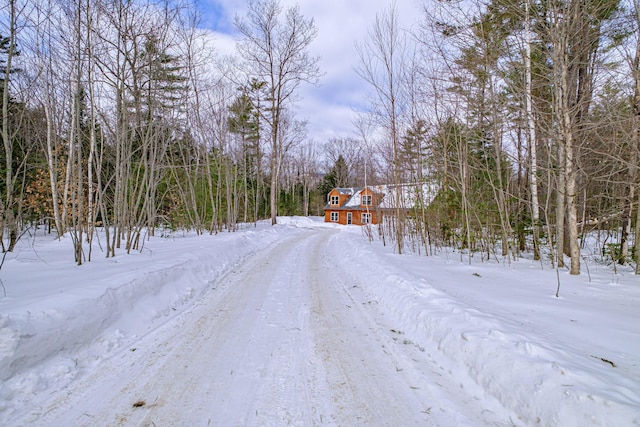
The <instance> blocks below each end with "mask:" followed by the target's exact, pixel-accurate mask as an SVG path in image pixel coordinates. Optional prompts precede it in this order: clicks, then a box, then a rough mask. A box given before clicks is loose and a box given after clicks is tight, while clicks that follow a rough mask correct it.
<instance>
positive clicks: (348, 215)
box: [347, 212, 353, 224]
mask: <svg viewBox="0 0 640 427" xmlns="http://www.w3.org/2000/svg"><path fill="white" fill-rule="evenodd" d="M352 223H353V213H351V212H347V224H352Z"/></svg>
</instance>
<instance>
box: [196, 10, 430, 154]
mask: <svg viewBox="0 0 640 427" xmlns="http://www.w3.org/2000/svg"><path fill="white" fill-rule="evenodd" d="M421 3H422V2H421V0H405V1H403V2H402V4H398V5H397V9H398V13H399V18H400V23H401V25H402V26H403V27H407V28H408V27H410V26H411V25H412V24H413V22H414V21H415V20H416V19H417V18H418V17H419V16H420V5H421ZM207 4H208V5H209V6H210V7H212V10H214V11H215V14H216V16H217V18H216V19H210V20H209V22H215V23H216V26H215V27H214V28H212V29H213V30H214V31H215V30H217V31H219V32H224V33H226V34H225V35H224V37H221V38H220V41H224V46H218V49H219V51H221V52H224V51H227V49H230V45H229V43H228V41H229V38H228V37H229V35H230V34H231V33H233V19H234V17H235V16H236V15H238V16H240V17H244V16H245V14H246V2H237V1H234V0H207ZM296 4H299V6H300V11H301V13H302V15H303V16H304V17H305V18H307V19H309V18H313V20H314V23H315V25H316V28H317V29H318V36H317V38H316V40H314V42H313V43H312V45H311V46H310V53H311V54H312V55H314V56H318V57H319V58H320V60H319V66H320V68H321V71H322V72H323V73H324V75H323V77H322V78H321V80H320V86H319V87H304V86H303V87H301V90H300V95H301V96H302V97H304V98H303V100H301V101H300V102H299V103H298V105H297V109H298V110H297V111H296V112H297V115H298V117H299V118H300V119H302V120H307V121H308V123H309V138H310V139H313V140H315V141H317V142H325V141H326V140H328V139H329V138H331V137H347V136H355V127H354V126H353V121H354V119H355V117H356V113H355V112H354V111H353V109H354V108H356V107H357V106H358V105H362V104H363V103H365V102H366V98H367V93H368V92H369V90H370V88H369V87H368V86H367V84H366V82H364V81H363V80H362V79H361V78H360V77H359V76H358V75H357V74H356V72H355V71H354V67H355V66H357V64H358V55H357V51H356V48H355V44H356V42H358V43H362V42H364V41H365V40H366V39H367V33H368V31H369V29H370V28H371V27H372V25H373V23H374V21H375V18H376V14H380V13H382V12H384V11H385V10H388V9H389V6H390V2H389V1H388V0H350V1H344V0H324V1H317V0H306V1H304V0H302V1H299V2H296V1H295V0H281V5H282V6H283V7H284V8H287V7H291V6H294V5H296ZM228 53H230V52H228Z"/></svg>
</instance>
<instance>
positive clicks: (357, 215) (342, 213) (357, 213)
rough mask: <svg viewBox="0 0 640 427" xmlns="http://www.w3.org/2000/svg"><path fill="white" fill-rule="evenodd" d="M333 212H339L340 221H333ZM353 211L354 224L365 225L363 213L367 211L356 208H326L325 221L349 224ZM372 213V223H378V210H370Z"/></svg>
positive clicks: (352, 219)
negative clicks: (349, 216)
mask: <svg viewBox="0 0 640 427" xmlns="http://www.w3.org/2000/svg"><path fill="white" fill-rule="evenodd" d="M331 212H337V213H338V221H331ZM349 213H351V224H353V225H363V224H362V214H363V213H367V211H366V210H356V209H346V208H343V209H330V210H325V212H324V222H334V223H336V224H342V225H347V220H348V215H349ZM369 213H370V214H371V224H377V223H378V212H377V211H375V210H371V211H369Z"/></svg>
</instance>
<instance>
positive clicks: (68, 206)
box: [0, 0, 640, 274]
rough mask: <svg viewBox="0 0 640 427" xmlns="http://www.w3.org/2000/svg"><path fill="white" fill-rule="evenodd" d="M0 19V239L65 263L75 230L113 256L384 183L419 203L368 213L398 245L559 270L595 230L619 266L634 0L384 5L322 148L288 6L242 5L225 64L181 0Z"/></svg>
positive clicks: (30, 10) (631, 244)
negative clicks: (359, 101) (182, 232)
mask: <svg viewBox="0 0 640 427" xmlns="http://www.w3.org/2000/svg"><path fill="white" fill-rule="evenodd" d="M2 16H3V17H4V18H3V19H2V20H0V25H1V27H0V67H1V69H2V72H1V73H0V79H1V81H0V91H1V93H0V95H1V100H2V101H1V102H2V113H1V114H2V117H1V123H0V126H1V134H2V141H3V149H2V150H0V169H1V172H2V173H1V174H0V193H1V194H0V233H2V234H1V236H0V237H1V239H0V241H1V244H2V250H3V251H11V250H12V249H13V248H14V246H15V244H16V242H17V240H18V239H19V238H20V236H21V234H22V233H24V232H25V230H29V229H30V227H32V226H42V225H43V224H44V225H45V226H47V227H50V228H51V231H52V232H55V233H57V234H58V235H63V234H67V233H68V235H70V236H71V238H72V239H73V241H74V243H75V258H76V261H77V262H78V263H82V262H84V261H85V260H88V259H90V258H91V252H90V251H91V248H92V247H93V245H91V244H90V243H91V240H92V239H93V238H94V237H95V235H96V233H95V227H101V229H104V231H105V232H106V233H107V240H106V242H103V243H104V246H105V248H104V249H105V252H106V254H107V255H108V256H113V255H115V253H116V250H117V249H118V248H121V247H122V248H124V249H125V250H127V251H129V250H132V249H139V248H140V247H141V246H142V245H143V244H144V237H145V236H147V235H152V234H153V233H155V232H156V230H157V229H158V228H159V227H168V228H172V229H182V228H184V229H194V230H196V231H197V232H198V233H204V232H208V233H216V232H219V231H221V230H234V229H235V228H236V227H237V224H239V223H251V222H255V221H257V220H259V219H266V218H271V221H272V223H275V221H276V215H278V214H280V215H309V214H310V215H321V214H322V208H323V206H324V204H325V202H326V199H325V197H326V193H327V192H328V191H329V190H330V189H331V188H332V187H334V186H361V185H365V184H379V183H385V184H393V183H395V184H396V186H395V188H396V189H400V188H401V186H400V185H399V184H412V187H411V188H429V189H430V191H431V190H433V191H435V193H436V194H435V195H433V197H431V196H429V197H424V198H422V197H415V198H414V199H415V200H417V203H415V205H414V209H413V210H412V212H411V215H405V213H404V212H403V211H401V210H400V209H398V210H397V211H396V214H395V215H389V216H387V222H385V224H384V225H383V227H381V230H382V232H383V233H385V237H386V236H389V237H390V238H391V239H392V240H393V241H394V243H395V244H396V245H397V246H396V247H397V251H398V252H400V253H401V252H403V251H404V250H406V249H407V248H415V249H418V250H423V249H424V251H425V252H427V253H431V251H434V250H438V249H439V248H441V247H444V246H454V247H458V248H463V249H468V251H467V253H468V254H469V256H471V254H472V253H480V254H486V256H487V257H494V258H499V257H516V256H518V255H519V254H520V253H521V252H523V251H531V252H532V253H533V255H534V257H535V258H536V259H538V258H540V257H542V256H545V255H547V254H548V256H549V257H550V259H551V261H552V262H553V263H554V265H556V266H564V263H565V256H567V257H568V258H567V259H568V260H570V263H569V268H570V271H571V272H572V273H574V274H578V273H579V272H580V260H581V256H583V255H584V254H583V253H581V245H582V244H583V243H584V241H585V239H584V237H585V236H586V235H587V234H588V233H590V232H592V231H594V230H598V231H599V232H600V233H601V235H606V236H607V239H608V242H609V243H611V244H610V245H608V246H606V247H603V250H607V251H608V253H607V256H609V257H610V258H611V259H614V260H615V261H616V262H618V263H620V264H625V263H635V264H636V266H637V265H638V262H637V261H638V252H639V250H638V249H640V248H637V245H638V244H639V242H640V236H639V233H640V216H639V215H638V214H637V212H638V204H639V203H638V202H639V200H640V191H639V190H638V182H639V180H640V176H639V173H638V159H639V153H638V150H639V147H640V146H639V140H640V67H639V61H640V38H639V26H640V6H639V4H638V0H604V1H602V0H599V1H580V0H560V1H557V0H554V1H547V0H540V1H535V0H524V1H523V2H513V1H509V0H493V1H489V2H484V3H482V2H473V1H471V2H437V1H433V2H431V1H430V2H425V3H424V7H423V10H422V13H421V14H420V15H419V18H418V19H417V21H416V22H415V24H414V25H413V26H412V27H411V28H404V27H402V26H401V25H400V22H399V20H398V11H397V8H396V7H395V6H391V7H389V8H387V9H386V10H384V11H382V12H381V13H380V14H378V16H377V18H376V20H375V22H373V24H372V26H371V28H370V30H369V32H368V33H367V34H366V35H362V37H361V39H360V42H359V43H358V44H357V46H356V47H357V51H358V54H359V61H358V63H357V64H354V65H355V67H356V71H357V72H358V74H359V75H360V76H361V77H362V79H364V80H365V81H366V82H367V83H368V84H369V86H370V87H371V89H372V91H371V93H372V96H371V98H370V100H371V103H370V105H368V108H367V109H366V110H367V111H366V113H362V115H361V117H360V118H359V120H358V121H357V123H354V125H355V126H354V129H355V132H354V134H353V135H352V136H349V137H345V138H337V139H333V140H331V141H320V142H321V143H323V145H318V144H313V143H311V142H310V141H309V138H308V136H307V134H306V126H305V125H306V124H305V123H304V122H303V121H300V120H299V119H297V118H296V116H295V114H294V108H292V106H293V105H294V102H295V101H296V100H297V98H298V97H297V93H298V90H299V88H300V86H301V85H302V84H307V83H311V84H313V83H316V82H317V81H318V78H319V77H320V74H321V72H320V70H319V69H318V58H314V57H312V56H311V55H310V54H309V52H308V47H309V45H310V43H311V42H312V41H313V40H314V39H315V37H316V33H317V29H316V28H315V26H314V22H313V20H311V19H306V18H305V17H304V16H302V15H301V13H300V10H299V8H297V7H292V8H283V7H282V6H281V5H280V4H279V2H278V1H275V0H267V1H258V0H250V1H249V2H248V12H247V14H246V15H245V16H244V17H239V18H237V19H236V22H235V27H236V29H237V31H238V33H239V34H240V36H239V39H238V40H237V47H238V49H237V54H236V55H235V56H232V57H231V56H230V57H226V56H222V55H220V54H219V53H218V52H216V50H215V41H212V40H211V36H210V33H208V32H207V31H203V30H200V29H199V28H201V25H200V23H199V21H198V15H197V13H196V7H195V3H193V4H192V3H188V2H187V1H186V2H182V1H181V0H177V1H169V0H159V1H156V0H132V1H127V2H113V1H106V0H74V1H56V0H53V1H52V0H47V1H44V0H29V1H26V0H8V1H7V2H6V3H4V5H3V6H2ZM321 159H322V160H321ZM323 161H324V162H323ZM405 188H406V187H405ZM397 191H400V190H397ZM401 196H402V195H401V194H400V193H398V194H396V199H400V197H401ZM483 256H484V255H483Z"/></svg>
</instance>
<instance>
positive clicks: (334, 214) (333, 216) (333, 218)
mask: <svg viewBox="0 0 640 427" xmlns="http://www.w3.org/2000/svg"><path fill="white" fill-rule="evenodd" d="M331 222H338V212H331Z"/></svg>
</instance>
